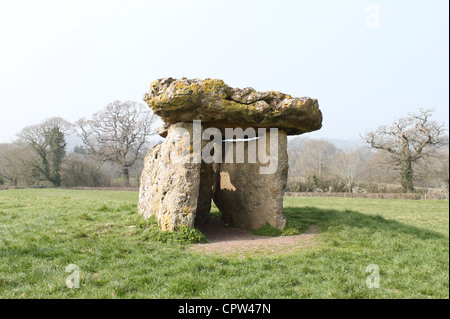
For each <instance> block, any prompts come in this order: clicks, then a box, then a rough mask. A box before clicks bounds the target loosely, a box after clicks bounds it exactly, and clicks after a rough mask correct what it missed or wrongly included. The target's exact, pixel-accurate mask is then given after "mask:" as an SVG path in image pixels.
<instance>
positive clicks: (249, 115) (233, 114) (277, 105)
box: [144, 78, 322, 135]
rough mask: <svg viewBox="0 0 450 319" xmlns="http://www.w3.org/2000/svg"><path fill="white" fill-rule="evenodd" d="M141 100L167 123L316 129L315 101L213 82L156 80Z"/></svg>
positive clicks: (291, 130)
mask: <svg viewBox="0 0 450 319" xmlns="http://www.w3.org/2000/svg"><path fill="white" fill-rule="evenodd" d="M144 101H146V102H147V104H148V105H149V106H150V108H151V109H152V110H153V112H154V113H155V114H157V115H159V116H161V117H162V118H163V120H164V121H165V122H167V123H176V122H189V121H192V120H201V121H202V122H203V124H205V125H206V124H207V123H210V124H209V125H210V126H214V127H218V128H221V127H230V125H231V127H241V128H246V127H261V128H271V127H276V128H280V129H283V130H285V131H286V132H287V133H288V134H289V135H291V134H302V133H305V132H311V131H315V130H318V129H320V127H321V125H322V113H321V112H320V110H319V104H318V101H317V100H316V99H311V98H309V97H301V98H299V97H291V96H290V95H288V94H283V93H280V92H276V91H269V92H256V91H255V90H253V89H251V88H245V89H236V88H231V87H229V86H228V85H226V84H225V83H224V82H223V81H222V80H217V79H205V80H199V79H193V80H189V79H186V78H183V79H178V80H176V79H173V78H166V79H159V80H156V81H154V82H153V83H152V84H151V86H150V92H148V93H146V94H145V95H144Z"/></svg>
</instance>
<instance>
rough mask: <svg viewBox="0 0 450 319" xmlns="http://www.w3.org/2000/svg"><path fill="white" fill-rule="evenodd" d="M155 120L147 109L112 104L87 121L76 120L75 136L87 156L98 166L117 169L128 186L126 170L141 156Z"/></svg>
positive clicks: (136, 105) (135, 105) (128, 179)
mask: <svg viewBox="0 0 450 319" xmlns="http://www.w3.org/2000/svg"><path fill="white" fill-rule="evenodd" d="M155 120H156V118H155V116H154V114H153V113H151V111H150V110H149V109H148V107H146V106H144V105H143V104H141V103H136V102H132V101H126V102H123V103H122V102H120V101H115V102H112V103H110V104H108V105H107V106H106V107H105V108H104V109H103V110H101V111H99V112H97V113H95V114H94V115H93V116H92V119H91V120H86V119H84V118H83V119H80V120H79V121H78V122H77V123H76V124H77V126H78V134H79V136H80V137H81V138H82V140H83V143H84V144H85V145H86V146H87V149H88V152H89V154H90V155H94V156H95V157H97V158H98V159H99V161H100V162H101V163H104V162H106V161H111V162H114V163H117V164H119V165H120V167H121V169H122V176H123V179H124V182H125V186H128V185H129V183H130V168H131V167H132V166H133V165H134V164H135V162H136V160H137V159H138V158H139V157H140V156H141V151H142V149H143V147H144V146H145V145H146V143H147V140H148V138H149V137H150V136H151V135H154V134H155V133H154V131H153V130H152V124H153V122H154V121H155Z"/></svg>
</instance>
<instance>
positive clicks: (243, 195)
mask: <svg viewBox="0 0 450 319" xmlns="http://www.w3.org/2000/svg"><path fill="white" fill-rule="evenodd" d="M276 142H277V143H278V145H276V147H278V152H270V153H269V152H268V151H269V149H270V147H271V146H272V148H273V146H274V145H270V132H268V133H267V138H266V145H267V146H266V147H267V148H266V150H267V155H269V154H272V158H270V160H271V161H272V163H273V162H274V161H275V162H276V171H275V172H274V173H272V174H261V173H260V167H262V166H268V165H267V164H262V163H261V162H260V161H259V160H258V161H257V163H249V162H248V160H245V163H225V162H224V160H223V162H222V163H221V164H216V165H215V169H216V185H215V188H216V189H215V194H214V202H215V203H216V205H217V207H218V208H219V210H220V211H221V212H222V214H223V216H224V220H225V221H226V222H228V223H230V224H231V225H232V226H235V227H240V228H246V229H258V228H260V227H262V226H264V225H265V224H266V223H269V224H270V225H271V226H273V227H275V228H279V229H283V228H284V226H285V224H286V219H285V217H284V214H283V193H284V188H285V186H286V181H287V173H288V157H287V137H286V132H285V131H281V130H279V131H278V141H276ZM239 143H242V144H244V149H245V153H246V154H247V152H248V148H249V145H250V144H252V143H254V144H258V143H257V142H256V140H253V141H248V142H234V143H232V144H234V146H236V144H239ZM228 151H230V152H233V153H236V147H234V148H230V149H229V150H228ZM275 153H277V154H275ZM224 159H225V154H224Z"/></svg>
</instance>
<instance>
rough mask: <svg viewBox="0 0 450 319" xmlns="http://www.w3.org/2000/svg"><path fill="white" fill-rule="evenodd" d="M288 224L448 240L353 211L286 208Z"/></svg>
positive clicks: (412, 227)
mask: <svg viewBox="0 0 450 319" xmlns="http://www.w3.org/2000/svg"><path fill="white" fill-rule="evenodd" d="M284 214H285V215H286V218H287V221H288V224H293V225H295V224H297V223H305V222H306V223H308V224H310V225H314V224H315V225H318V226H320V227H321V232H327V231H330V230H332V229H335V228H337V227H343V226H349V227H351V228H367V229H370V230H372V231H374V232H375V231H382V232H388V233H391V234H393V235H399V234H405V235H412V236H415V237H418V238H420V239H423V240H426V239H447V237H446V236H445V235H444V234H441V233H438V232H434V231H431V230H427V229H423V228H419V227H416V226H411V225H406V224H403V223H401V222H399V221H397V220H391V219H386V218H384V217H383V216H381V215H368V214H363V213H360V212H357V211H352V210H333V209H321V208H317V207H310V206H306V207H285V208H284Z"/></svg>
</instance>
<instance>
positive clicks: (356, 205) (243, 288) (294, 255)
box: [0, 189, 449, 298]
mask: <svg viewBox="0 0 450 319" xmlns="http://www.w3.org/2000/svg"><path fill="white" fill-rule="evenodd" d="M137 199H138V194H137V192H124V191H81V190H62V189H28V190H4V191H0V298H448V296H449V204H448V201H439V200H421V201H417V200H382V199H362V198H333V197H327V198H321V197H311V198H306V197H302V198H294V197H286V198H285V213H286V216H287V217H288V225H294V226H295V227H297V228H296V229H307V228H308V227H310V226H318V227H320V231H319V235H318V239H319V241H320V245H317V246H313V247H311V248H310V249H306V250H305V249H302V250H298V251H293V252H290V253H287V254H274V255H261V254H258V253H257V252H255V253H254V254H252V253H248V254H247V255H246V257H242V256H225V255H219V254H212V255H211V254H199V253H196V252H193V251H192V250H190V249H189V247H190V245H191V244H188V243H186V242H188V241H189V240H195V239H199V237H198V233H183V234H166V233H161V232H159V231H158V230H156V229H155V225H154V221H144V220H143V219H142V218H141V216H140V215H139V214H138V213H137ZM216 214H217V212H216ZM299 225H305V227H303V228H302V227H300V226H299ZM69 264H75V265H76V266H78V268H79V270H80V288H78V289H76V288H74V289H69V288H67V287H66V277H67V276H68V275H69V274H70V273H66V272H65V270H66V267H67V266H68V265H69ZM370 264H373V265H377V267H378V268H379V271H380V285H379V288H378V289H376V288H373V289H369V288H368V287H367V286H366V278H367V276H369V275H370V274H371V273H370V272H368V273H366V271H365V270H366V267H367V266H368V265H370Z"/></svg>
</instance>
